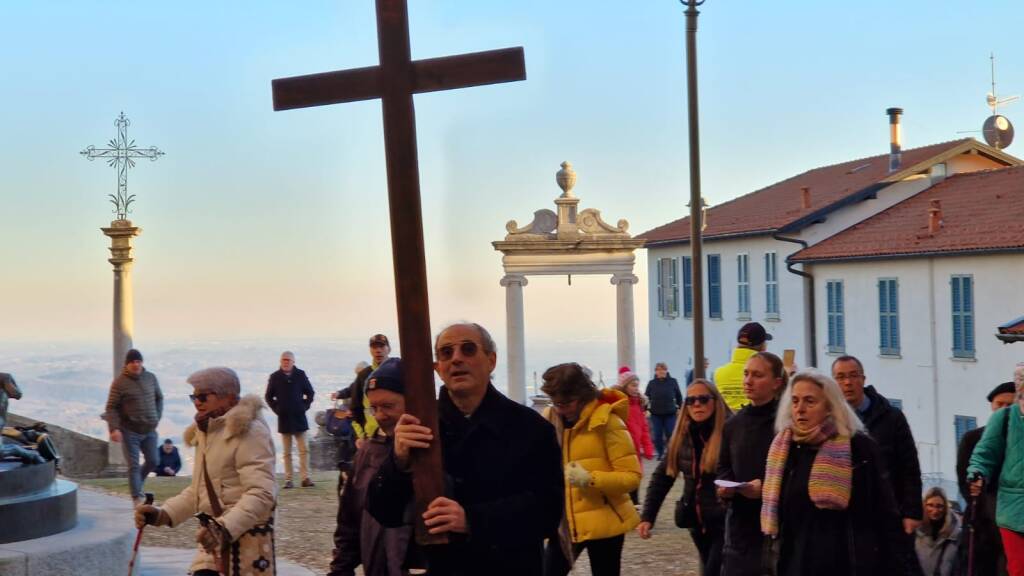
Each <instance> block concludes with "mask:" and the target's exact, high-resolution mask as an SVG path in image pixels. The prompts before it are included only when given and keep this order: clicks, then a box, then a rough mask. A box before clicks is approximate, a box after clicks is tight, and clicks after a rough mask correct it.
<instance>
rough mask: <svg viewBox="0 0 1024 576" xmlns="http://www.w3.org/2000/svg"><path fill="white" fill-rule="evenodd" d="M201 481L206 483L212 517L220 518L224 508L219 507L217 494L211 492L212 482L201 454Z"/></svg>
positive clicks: (204, 458) (204, 456)
mask: <svg viewBox="0 0 1024 576" xmlns="http://www.w3.org/2000/svg"><path fill="white" fill-rule="evenodd" d="M203 480H204V481H205V482H206V497H207V498H208V499H209V500H210V509H211V510H213V515H214V517H216V518H220V517H221V515H222V514H224V508H223V507H222V506H221V505H220V499H219V498H217V493H216V492H214V491H213V482H212V481H211V480H210V473H209V471H207V469H206V454H205V453H204V454H203Z"/></svg>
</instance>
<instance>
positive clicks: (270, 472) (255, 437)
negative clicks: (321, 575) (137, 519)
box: [162, 395, 277, 574]
mask: <svg viewBox="0 0 1024 576" xmlns="http://www.w3.org/2000/svg"><path fill="white" fill-rule="evenodd" d="M262 409H263V400H262V399H261V398H260V397H259V396H256V395H249V396H245V397H243V398H242V399H241V401H239V403H238V405H236V406H235V407H234V408H232V409H231V410H229V411H228V413H227V414H225V415H224V416H221V417H220V418H214V419H212V420H210V422H209V426H208V427H207V431H206V432H205V433H204V432H203V431H201V430H199V429H198V428H197V426H196V424H195V423H193V424H192V425H191V426H189V427H188V428H187V429H186V430H185V443H186V444H188V445H189V446H194V447H195V449H196V453H195V467H194V470H193V472H192V484H191V485H190V486H189V487H188V488H186V489H185V490H183V491H182V492H181V494H178V495H177V496H174V497H172V498H170V499H169V500H167V501H166V502H164V503H163V505H162V508H163V510H164V511H166V512H167V515H168V516H169V517H170V518H171V524H172V525H173V526H177V525H179V524H181V523H182V522H185V521H187V520H188V519H189V518H191V517H192V516H193V514H195V513H196V512H199V511H202V512H205V513H207V514H209V515H210V516H214V514H213V508H212V507H211V506H210V502H209V498H208V497H207V491H206V481H205V480H204V479H203V461H204V460H205V461H206V467H207V469H208V470H209V472H210V480H211V481H212V483H213V488H214V491H215V492H216V493H217V498H218V499H219V500H220V503H221V506H222V507H223V509H224V514H223V515H222V516H220V517H219V518H216V519H217V521H218V522H220V524H221V525H223V526H224V527H225V528H226V529H227V530H228V532H230V533H231V536H232V538H234V539H235V540H236V541H238V540H239V538H241V537H242V536H243V535H244V534H245V533H246V532H247V531H249V530H250V529H252V528H253V527H255V526H257V525H262V524H266V523H267V522H268V521H270V520H271V519H272V517H273V513H274V503H275V501H276V499H277V484H276V482H275V481H274V443H273V441H272V439H271V438H272V437H271V434H270V428H269V427H268V426H267V423H266V421H264V420H263V417H262V416H261V415H260V411H261V410H262ZM246 540H247V539H244V538H243V539H242V542H241V545H242V546H243V547H244V546H245V541H246ZM263 552H267V551H263ZM273 553H274V552H273V550H270V551H269V555H270V557H269V558H267V560H268V561H269V562H270V563H271V566H272V565H273V560H274V559H273ZM263 555H264V556H266V554H263ZM257 556H259V554H257ZM196 570H217V562H216V560H215V558H214V557H213V556H212V555H211V554H208V553H207V552H206V551H204V550H203V549H202V548H201V547H200V548H199V549H198V552H197V554H196V557H195V559H194V560H193V561H192V567H191V572H195V571H196ZM232 573H233V572H232ZM243 573H245V574H247V573H249V572H248V571H245V572H243ZM253 573H254V574H268V573H272V571H267V572H253Z"/></svg>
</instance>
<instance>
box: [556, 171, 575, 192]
mask: <svg viewBox="0 0 1024 576" xmlns="http://www.w3.org/2000/svg"><path fill="white" fill-rule="evenodd" d="M555 182H558V187H559V188H561V189H562V196H561V197H562V198H573V195H572V189H573V186H576V171H575V170H573V169H572V164H570V163H569V162H562V169H561V170H559V171H558V172H557V173H555Z"/></svg>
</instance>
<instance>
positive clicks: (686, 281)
mask: <svg viewBox="0 0 1024 576" xmlns="http://www.w3.org/2000/svg"><path fill="white" fill-rule="evenodd" d="M683 316H685V317H687V318H693V258H691V257H689V256H683Z"/></svg>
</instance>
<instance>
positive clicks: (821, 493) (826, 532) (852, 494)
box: [761, 370, 907, 576]
mask: <svg viewBox="0 0 1024 576" xmlns="http://www.w3.org/2000/svg"><path fill="white" fill-rule="evenodd" d="M775 430H776V432H777V434H776V436H775V439H774V440H773V441H772V445H771V448H770V449H769V451H768V461H767V466H766V468H765V479H764V487H763V492H762V505H761V531H762V532H764V534H765V535H766V537H767V538H769V539H770V542H771V549H772V550H773V552H774V554H772V555H768V558H769V561H770V562H774V563H775V564H776V565H775V566H774V567H773V568H775V571H773V573H777V574H780V575H811V574H853V575H855V576H878V575H880V574H890V573H891V574H902V573H903V572H902V566H903V564H904V562H905V561H906V560H907V558H906V557H905V555H904V554H903V553H902V551H901V550H899V549H898V548H897V547H896V546H897V543H898V542H900V541H901V539H902V538H903V536H902V527H901V525H900V514H899V510H898V509H897V507H896V498H895V495H894V494H893V491H892V487H891V486H890V485H889V483H888V482H886V481H885V479H884V477H883V473H882V470H881V460H880V456H879V451H878V446H877V445H876V444H875V442H874V441H873V440H872V439H871V438H869V437H868V436H867V435H866V434H864V425H863V424H862V423H861V422H860V420H859V419H858V418H857V415H856V414H855V413H854V412H853V409H851V408H850V406H849V405H848V404H847V403H846V400H845V399H844V397H843V393H842V391H841V390H840V389H839V385H838V384H836V382H835V380H833V379H832V378H830V377H828V376H826V375H825V374H822V373H821V372H818V371H816V370H805V371H803V372H798V373H797V374H796V375H795V376H793V378H792V379H791V380H790V382H789V386H788V387H787V388H786V391H785V393H784V394H783V396H782V401H781V402H780V403H779V409H778V413H777V414H776V418H775Z"/></svg>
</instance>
